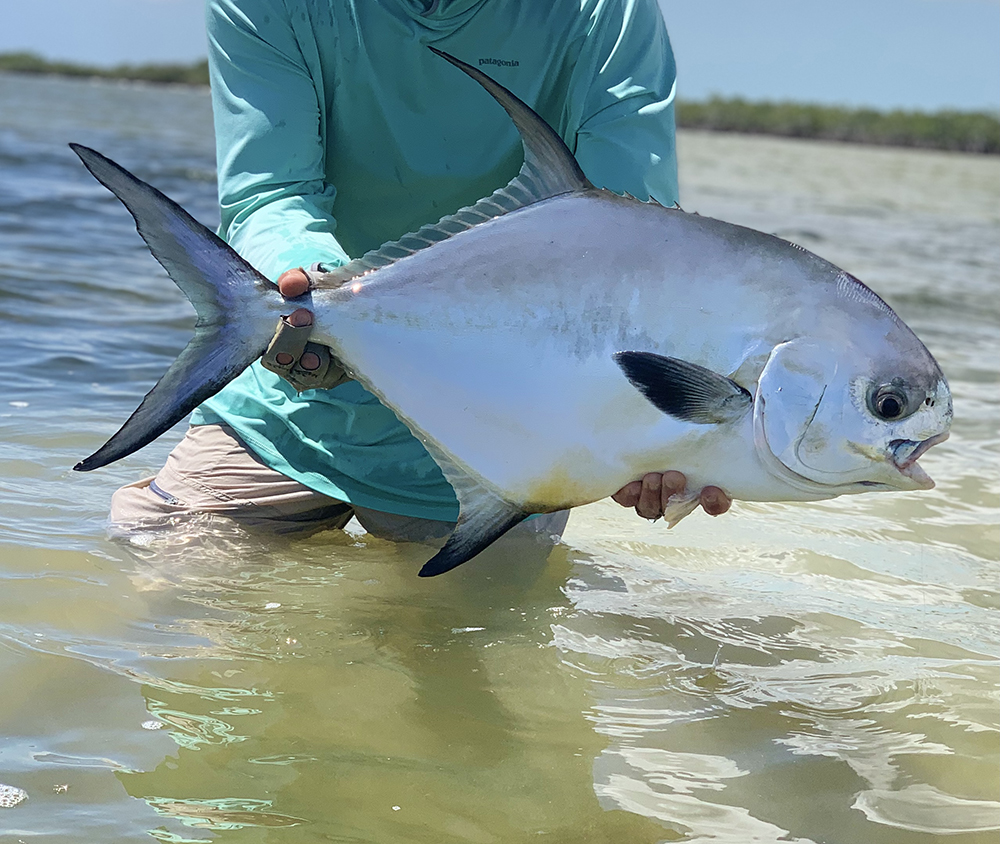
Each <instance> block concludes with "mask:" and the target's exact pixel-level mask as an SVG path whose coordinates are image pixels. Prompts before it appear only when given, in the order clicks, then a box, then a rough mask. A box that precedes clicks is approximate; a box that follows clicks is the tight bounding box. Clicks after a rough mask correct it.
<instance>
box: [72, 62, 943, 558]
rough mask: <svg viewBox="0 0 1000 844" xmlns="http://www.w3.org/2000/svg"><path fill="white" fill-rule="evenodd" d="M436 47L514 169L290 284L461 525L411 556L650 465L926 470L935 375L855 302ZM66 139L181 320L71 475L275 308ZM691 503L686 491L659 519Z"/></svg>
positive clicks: (834, 474) (257, 280) (199, 238)
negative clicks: (474, 195) (625, 171)
mask: <svg viewBox="0 0 1000 844" xmlns="http://www.w3.org/2000/svg"><path fill="white" fill-rule="evenodd" d="M446 58H448V59H449V61H452V63H453V64H456V65H457V66H459V67H461V68H462V69H463V70H465V72H466V73H469V75H471V76H473V77H474V78H476V79H477V80H478V81H480V83H481V84H483V85H484V87H486V88H487V90H489V92H490V93H491V94H492V95H493V96H494V97H495V98H496V99H497V100H498V101H499V102H500V103H501V105H503V107H504V108H505V109H506V110H507V111H508V113H509V114H511V117H512V118H513V119H514V121H515V123H516V124H517V126H518V128H519V129H520V130H521V133H522V139H523V140H524V145H525V165H524V167H523V168H522V171H521V173H520V174H519V176H518V177H517V178H516V179H515V180H514V181H512V182H511V183H510V185H508V186H507V187H506V188H503V189H501V190H500V191H498V192H497V193H495V194H494V195H493V196H492V197H488V198H487V199H484V200H481V201H480V202H479V203H477V205H476V206H474V207H472V208H469V209H463V210H461V211H459V212H457V213H456V214H455V215H452V216H451V217H447V218H445V219H443V220H442V221H440V222H439V223H437V224H434V225H429V226H425V227H424V228H423V229H421V230H420V231H419V232H416V233H414V234H412V235H408V236H406V237H405V238H402V239H401V240H400V241H397V242H396V243H393V244H387V245H386V246H384V247H382V248H381V249H379V250H376V251H375V252H373V253H370V254H369V255H367V256H364V257H363V258H362V259H358V260H356V261H353V262H351V263H350V264H348V265H346V266H345V267H342V268H338V269H337V270H335V271H333V272H332V273H329V274H325V275H320V276H316V277H314V278H313V284H312V288H313V289H312V290H311V293H310V298H309V302H308V303H309V306H310V307H311V308H312V309H313V311H314V314H315V318H316V319H315V324H314V329H313V335H312V339H313V340H314V341H316V342H320V343H324V344H326V345H329V346H330V347H331V348H332V349H333V351H334V353H335V354H336V356H337V357H338V358H339V359H340V360H341V361H342V362H343V364H344V365H345V367H346V368H347V369H348V371H349V372H350V373H351V374H352V375H353V377H355V378H357V379H358V380H359V381H360V382H361V383H362V384H364V386H366V387H367V388H368V389H370V390H372V391H373V392H374V393H375V394H376V395H377V396H378V397H379V398H380V399H381V400H382V401H383V402H384V403H385V404H386V405H388V406H389V407H391V408H392V409H393V410H394V411H395V412H396V413H397V415H398V416H399V418H400V419H401V420H402V421H403V422H404V423H405V424H406V425H407V426H409V427H410V429H411V430H412V431H413V432H414V433H415V434H416V435H417V436H418V437H419V438H420V439H421V440H422V441H423V442H424V443H425V444H426V445H427V447H428V450H429V451H430V453H431V454H432V456H433V457H434V458H435V460H436V461H437V462H438V463H439V465H440V466H441V468H442V470H443V471H444V473H445V475H446V477H447V478H448V480H449V481H450V482H451V483H452V485H453V486H454V487H455V490H456V493H457V495H458V498H459V503H460V507H461V517H460V519H459V523H458V526H457V528H456V530H455V532H454V533H453V534H452V537H451V538H450V539H449V541H448V543H447V544H446V546H445V548H444V549H442V551H441V552H439V553H438V554H437V555H436V556H435V557H434V558H433V559H432V560H431V561H430V562H429V563H428V564H427V566H425V568H424V570H422V572H421V573H422V574H437V573H440V572H441V571H446V570H448V569H449V568H453V567H454V566H456V565H459V564H460V563H462V562H464V561H465V560H467V559H469V558H470V557H471V556H474V555H475V554H476V553H478V551H479V550H481V549H482V548H484V547H486V545H488V544H490V542H492V541H493V540H494V539H496V538H497V537H498V536H500V535H502V534H503V533H504V532H505V531H506V530H507V529H509V528H510V527H511V526H513V525H514V524H516V523H517V522H518V521H520V520H521V519H523V518H525V517H526V516H527V515H529V514H531V513H539V512H550V511H554V510H560V509H564V508H567V507H573V506H577V505H580V504H585V503H588V502H590V501H595V500H597V499H600V498H603V497H605V496H607V495H609V494H611V493H613V492H615V491H616V490H617V489H619V488H620V487H622V486H623V485H625V484H626V483H628V482H629V481H632V480H635V479H637V478H640V477H642V475H643V474H645V473H646V472H649V471H657V470H660V471H662V470H666V469H677V470H680V471H682V472H684V473H685V474H686V475H687V477H688V480H689V485H690V488H691V489H692V490H698V489H700V488H701V487H702V486H704V485H707V484H715V485H718V486H721V487H723V488H724V489H725V490H726V491H727V492H728V493H729V494H730V495H732V496H733V497H735V498H739V499H744V500H764V501H779V500H780V501H786V500H815V499H820V498H830V497H833V496H836V495H841V494H845V493H854V492H863V491H867V490H872V489H919V488H927V487H929V486H931V485H932V482H931V481H930V479H929V478H928V477H927V476H926V475H925V474H924V473H923V472H922V470H921V469H920V468H919V466H918V465H917V463H916V458H917V457H919V456H920V455H921V454H922V453H923V452H924V451H926V449H927V448H928V447H930V445H933V444H934V443H936V442H939V441H941V440H942V439H943V438H945V437H946V436H947V431H948V428H949V425H950V422H951V413H952V410H951V397H950V392H949V389H948V385H947V382H946V381H945V379H944V376H943V374H942V373H941V370H940V368H939V367H938V365H937V363H936V362H935V361H934V359H933V357H932V356H931V355H930V353H929V352H928V351H927V349H926V348H925V347H924V346H923V344H922V343H921V342H920V341H919V340H918V339H917V337H916V336H915V335H914V334H913V332H912V331H910V329H909V328H908V327H907V326H906V325H905V324H904V323H903V322H902V321H901V320H900V319H899V318H898V317H897V316H896V314H895V313H893V311H892V310H891V309H890V308H889V307H888V306H887V305H886V304H885V303H884V302H883V301H882V300H881V299H879V297H878V296H876V295H875V294H874V293H873V292H872V291H870V290H869V289H868V288H867V287H865V286H864V285H863V284H861V283H860V282H859V281H857V280H856V279H854V278H853V277H852V276H850V275H848V274H847V273H845V272H843V271H841V270H839V269H838V268H837V267H835V266H833V265H832V264H830V263H828V262H826V261H824V260H822V259H821V258H818V257H817V256H815V255H813V254H811V253H809V252H807V251H805V250H803V249H801V248H799V247H796V246H794V245H792V244H790V243H787V242H785V241H783V240H780V239H778V238H775V237H772V236H769V235H765V234H762V233H760V232H756V231H753V230H750V229H746V228H742V227H739V226H734V225H731V224H728V223H724V222H721V221H718V220H713V219H710V218H705V217H700V216H697V215H689V214H685V213H683V212H682V211H680V210H679V209H673V208H665V207H663V206H660V205H658V204H657V203H655V202H649V203H643V202H639V201H637V200H635V199H632V198H630V197H620V196H617V195H615V194H612V193H609V192H607V191H603V190H598V189H596V188H594V187H593V186H592V185H590V184H589V182H587V181H586V179H585V178H584V177H583V174H582V173H581V172H580V171H579V168H578V167H577V166H576V162H575V161H573V159H572V156H571V155H570V154H569V152H568V150H566V149H565V147H564V146H563V145H562V143H561V141H559V140H558V138H556V137H555V136H554V133H552V131H551V130H550V129H549V128H548V127H547V126H545V124H544V123H543V122H542V121H541V119H540V118H538V117H537V115H535V114H534V113H533V112H531V110H530V109H528V108H527V106H525V105H524V104H523V103H521V102H520V101H519V100H517V99H516V98H515V97H514V96H513V95H512V94H510V92H508V91H506V90H505V89H503V88H502V87H501V86H499V85H497V84H496V83H494V82H493V81H492V80H490V79H489V78H488V77H485V76H484V75H483V74H482V73H480V72H478V71H476V70H475V69H474V68H470V67H468V66H467V65H463V64H462V63H461V62H458V61H457V60H454V59H451V58H450V57H446ZM74 149H76V150H77V152H78V153H79V154H80V155H81V157H82V158H83V159H84V162H85V164H87V166H88V167H89V168H90V169H91V170H92V172H94V174H95V176H97V177H98V178H99V179H100V180H101V181H102V182H103V183H104V184H106V185H107V186H108V187H109V188H111V189H112V190H113V191H114V192H115V193H116V195H118V196H119V198H121V199H122V201H123V202H125V204H126V206H127V207H128V208H129V210H130V211H131V212H132V213H133V215H134V216H135V217H136V220H137V224H138V228H139V231H140V233H141V234H142V235H143V237H145V238H146V240H147V242H148V243H149V245H150V248H151V249H152V251H153V253H154V255H156V257H157V258H158V259H159V260H160V261H161V263H163V264H164V266H165V267H167V270H168V272H170V274H171V276H172V277H173V278H174V279H175V281H177V282H178V284H179V285H180V286H181V287H182V288H183V289H184V290H185V292H186V293H187V294H188V295H189V297H190V298H191V299H192V301H193V302H194V304H195V306H196V309H198V310H199V314H200V315H201V319H200V321H199V328H198V329H197V333H196V337H195V340H193V341H192V344H191V345H189V347H188V349H186V350H185V352H184V353H182V355H181V357H180V358H179V359H178V362H177V363H175V365H174V366H173V367H172V368H171V370H170V371H168V373H167V375H166V376H164V379H163V380H162V381H161V382H160V384H159V385H157V387H156V388H154V390H153V391H152V392H151V393H150V394H149V395H148V396H147V398H146V400H145V401H144V402H143V405H142V406H141V407H140V408H139V410H137V411H136V414H134V415H133V417H132V419H130V420H129V422H127V423H126V425H125V426H124V427H123V429H122V431H120V432H119V433H118V434H116V435H115V437H114V438H112V440H111V441H109V443H108V444H106V446H105V447H103V448H102V449H101V450H100V451H98V452H97V453H96V454H95V455H94V456H93V457H91V458H88V460H87V461H84V462H83V463H82V464H81V465H80V466H79V467H78V468H82V469H90V468H96V467H97V466H98V465H104V464H105V463H107V462H110V461H111V460H114V459H118V458H119V457H121V456H124V454H127V453H130V452H131V451H134V450H135V449H136V448H138V447H141V445H143V444H144V443H145V442H148V441H150V440H151V439H152V438H153V437H155V436H157V435H158V433H160V432H162V430H165V427H164V426H166V427H169V424H173V422H174V421H176V420H177V419H178V418H180V416H182V415H183V414H184V413H186V412H188V411H189V410H190V409H191V408H192V407H193V406H194V405H196V404H197V403H198V402H200V401H201V400H203V399H204V398H205V397H206V394H208V395H210V394H211V393H212V392H215V391H216V390H218V389H220V388H221V386H222V385H224V383H226V381H228V380H231V378H232V377H235V374H237V373H238V371H240V370H241V369H242V368H245V366H247V365H249V363H250V362H252V360H254V359H255V358H256V357H258V356H259V355H260V353H261V352H262V351H263V348H264V346H265V345H266V343H267V340H268V338H269V335H270V331H271V327H272V326H273V324H274V321H275V319H276V316H277V314H278V313H279V312H280V311H281V310H282V309H284V310H287V309H288V304H287V303H284V302H283V301H282V300H281V298H280V296H278V295H277V293H276V290H275V288H274V286H273V285H271V284H270V282H267V281H266V280H265V279H263V278H262V277H260V276H259V275H257V274H256V273H255V272H254V271H253V270H252V268H250V267H249V266H248V265H246V264H245V262H243V261H242V259H240V258H239V257H238V256H236V255H235V253H233V252H232V250H229V248H228V247H227V246H225V244H222V243H221V241H218V239H217V238H214V236H213V235H210V234H209V233H207V232H204V231H200V230H199V228H200V227H199V226H198V224H197V223H195V222H194V221H193V220H191V219H190V218H189V217H188V216H187V215H186V214H185V213H184V212H183V211H182V210H181V209H179V208H178V207H177V206H175V205H174V204H173V203H171V202H170V200H168V199H166V197H163V196H162V195H161V194H158V193H157V192H155V191H154V190H153V189H152V188H149V186H147V185H144V184H143V183H142V182H139V180H137V179H135V177H133V176H131V174H128V173H127V172H126V171H123V170H121V168H119V167H118V166H117V165H115V164H113V162H109V161H108V160H107V159H104V158H103V157H102V156H100V155H99V154H97V153H93V151H90V150H85V149H84V148H77V147H74ZM213 238H214V239H213ZM220 313H224V314H225V316H220ZM164 385H166V386H164ZM694 506H696V496H695V495H691V496H687V497H685V498H683V499H681V500H678V501H677V502H676V504H675V506H674V508H673V510H672V511H671V512H670V513H669V514H668V516H669V517H670V518H671V520H672V521H676V520H677V519H679V518H681V517H683V515H684V514H685V513H687V512H690V510H691V509H693V507H694Z"/></svg>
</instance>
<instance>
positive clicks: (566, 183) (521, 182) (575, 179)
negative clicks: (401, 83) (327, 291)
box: [312, 47, 594, 289]
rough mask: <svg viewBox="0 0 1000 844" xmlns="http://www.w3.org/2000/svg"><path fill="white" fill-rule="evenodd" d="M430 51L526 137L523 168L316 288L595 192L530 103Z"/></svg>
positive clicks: (317, 281)
mask: <svg viewBox="0 0 1000 844" xmlns="http://www.w3.org/2000/svg"><path fill="white" fill-rule="evenodd" d="M430 49H431V50H432V51H433V52H435V53H437V55H439V56H441V57H442V58H444V59H446V60H447V61H449V62H451V63H452V64H453V65H455V66H456V67H458V68H459V69H461V70H463V71H464V72H465V73H467V74H468V75H469V76H471V77H472V78H473V79H475V80H476V81H477V82H478V83H479V84H480V85H482V86H483V87H484V88H485V89H486V90H487V92H489V94H490V95H491V96H492V97H493V98H494V99H495V100H496V101H497V102H498V103H499V104H500V105H501V106H503V108H504V110H505V111H506V112H507V114H509V115H510V117H511V119H512V120H513V121H514V125H515V126H516V127H517V130H518V132H519V133H520V135H521V144H522V146H523V147H524V163H523V164H522V165H521V169H520V171H519V172H518V174H517V175H516V176H515V177H514V178H513V179H511V180H510V182H508V183H507V184H506V185H505V186H504V187H502V188H499V189H498V190H495V191H494V192H493V193H492V194H490V195H489V196H487V197H484V198H483V199H480V200H479V201H478V202H477V203H476V204H475V205H470V206H467V207H466V208H461V209H459V210H458V211H456V212H455V213H454V214H450V215H448V216H446V217H442V218H441V219H440V220H439V221H438V222H437V223H433V224H428V225H425V226H422V227H421V228H420V229H418V230H417V231H416V232H412V233H410V234H406V235H403V236H402V237H401V238H399V239H398V240H396V241H392V242H390V243H386V244H383V245H382V246H380V247H379V248H378V249H375V250H372V251H371V252H366V253H365V254H364V255H362V256H361V257H360V258H356V259H355V260H353V261H351V262H349V263H347V264H344V265H343V266H342V267H337V268H336V269H335V270H333V271H331V272H329V273H323V274H321V275H317V274H314V275H313V277H312V287H313V288H314V289H321V288H331V287H340V286H341V285H343V284H345V283H346V282H348V281H351V280H352V279H355V278H357V277H358V276H360V275H364V274H365V273H368V272H371V271H372V270H375V269H379V268H380V267H385V266H388V265H389V264H392V263H395V262H396V261H398V260H400V259H401V258H406V257H408V256H410V255H413V254H414V253H416V252H419V251H421V250H422V249H426V248H428V247H429V246H433V245H434V244H435V243H439V242H441V241H442V240H447V239H448V238H449V237H453V236H454V235H456V234H459V233H461V232H463V231H467V230H468V229H471V228H473V227H474V226H477V225H480V224H481V223H485V222H488V221H489V220H494V219H496V218H497V217H502V216H503V215H504V214H509V213H511V212H512V211H517V210H518V209H519V208H525V207H527V206H528V205H533V204H534V203H536V202H541V201H543V200H545V199H551V198H552V197H554V196H561V195H562V194H566V193H574V192H577V191H584V190H593V189H594V186H593V185H592V184H591V183H590V182H589V181H588V180H587V177H586V176H584V175H583V171H582V170H581V169H580V165H579V164H577V162H576V159H575V158H574V157H573V154H572V153H571V152H570V151H569V148H568V147H567V146H566V144H565V143H564V142H563V140H562V138H560V137H559V136H558V135H557V134H556V133H555V131H554V130H553V129H552V127H550V126H549V125H548V124H547V123H546V122H545V121H544V120H543V119H542V118H541V117H539V116H538V114H536V113H535V112H534V111H533V110H532V109H531V108H530V107H529V106H528V105H527V104H525V103H524V102H522V101H521V100H520V99H518V98H517V97H516V96H515V95H514V94H512V93H511V92H510V91H508V90H507V89H506V88H504V87H503V85H501V84H500V83H498V82H496V81H494V80H493V79H491V78H490V77H489V76H487V75H486V74H484V73H483V72H482V71H480V70H477V69H476V68H474V67H472V66H471V65H468V64H466V63H465V62H462V61H459V60H458V59H456V58H455V57H454V56H449V55H448V54H447V53H444V52H442V51H441V50H438V49H435V48H434V47H431V48H430Z"/></svg>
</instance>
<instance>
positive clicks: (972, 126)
mask: <svg viewBox="0 0 1000 844" xmlns="http://www.w3.org/2000/svg"><path fill="white" fill-rule="evenodd" d="M676 112H677V125H678V126H683V127H685V128H689V129H709V130H713V131H718V132H745V133H748V134H759V135H782V136H785V137H789V138H820V139H823V140H829V141H848V142H851V143H860V144H880V145H886V146H903V147H924V148H927V149H946V150H959V151H962V152H982V153H992V154H994V155H996V154H998V153H1000V119H998V117H997V116H996V115H992V114H985V113H982V112H967V111H939V112H937V113H936V114H927V113H925V112H919V111H890V112H883V111H875V110H874V109H868V108H857V109H854V108H839V107H836V106H819V105H802V104H798V103H766V102H765V103H749V102H746V101H745V100H741V99H739V98H735V99H723V98H720V97H713V98H712V99H710V100H709V101H708V102H704V103H692V102H678V104H677V109H676Z"/></svg>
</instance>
